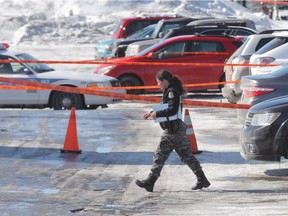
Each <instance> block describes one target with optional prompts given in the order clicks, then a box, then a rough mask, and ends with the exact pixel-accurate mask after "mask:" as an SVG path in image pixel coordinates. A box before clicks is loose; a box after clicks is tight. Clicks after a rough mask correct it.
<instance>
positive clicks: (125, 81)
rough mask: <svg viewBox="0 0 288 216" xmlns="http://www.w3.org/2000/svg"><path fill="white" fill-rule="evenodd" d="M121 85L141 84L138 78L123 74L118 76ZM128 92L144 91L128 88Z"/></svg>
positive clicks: (139, 92) (137, 92)
mask: <svg viewBox="0 0 288 216" xmlns="http://www.w3.org/2000/svg"><path fill="white" fill-rule="evenodd" d="M119 82H120V83H121V86H142V84H141V82H140V80H139V79H138V78H136V77H134V76H123V77H120V78H119ZM127 93H128V94H141V93H144V90H143V89H128V90H127Z"/></svg>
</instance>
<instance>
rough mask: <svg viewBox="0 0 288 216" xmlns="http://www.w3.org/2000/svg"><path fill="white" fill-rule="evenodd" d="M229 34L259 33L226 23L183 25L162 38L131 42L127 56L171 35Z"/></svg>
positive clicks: (245, 34)
mask: <svg viewBox="0 0 288 216" xmlns="http://www.w3.org/2000/svg"><path fill="white" fill-rule="evenodd" d="M193 34H197V35H211V36H215V35H229V36H249V35H252V34H257V31H256V30H253V29H250V28H245V27H235V26H226V25H207V26H205V25H204V26H183V27H181V28H176V29H170V30H169V32H168V33H167V34H166V35H165V36H164V37H163V38H162V39H160V38H159V39H154V40H145V41H140V42H134V43H132V44H129V45H128V47H127V50H126V53H125V56H134V55H136V54H137V53H139V52H141V51H142V50H144V49H146V48H148V47H149V46H152V45H153V44H155V43H158V42H159V41H160V40H166V39H168V38H171V37H176V36H180V35H193Z"/></svg>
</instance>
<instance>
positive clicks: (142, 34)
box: [95, 24, 156, 59]
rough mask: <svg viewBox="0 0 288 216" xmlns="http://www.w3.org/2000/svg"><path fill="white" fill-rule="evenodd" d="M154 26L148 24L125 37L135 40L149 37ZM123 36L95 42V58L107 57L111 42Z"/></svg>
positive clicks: (109, 54)
mask: <svg viewBox="0 0 288 216" xmlns="http://www.w3.org/2000/svg"><path fill="white" fill-rule="evenodd" d="M155 27H156V24H152V25H149V26H146V27H145V28H143V29H140V30H138V31H137V32H135V33H134V34H132V35H130V36H128V37H127V40H135V39H139V38H149V37H151V34H152V32H153V31H154V29H155ZM122 40H123V38H118V39H111V40H106V41H101V42H99V43H97V44H96V46H95V59H103V58H109V57H111V56H112V49H113V44H114V42H116V41H122Z"/></svg>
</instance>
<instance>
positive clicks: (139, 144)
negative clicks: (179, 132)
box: [0, 95, 288, 216]
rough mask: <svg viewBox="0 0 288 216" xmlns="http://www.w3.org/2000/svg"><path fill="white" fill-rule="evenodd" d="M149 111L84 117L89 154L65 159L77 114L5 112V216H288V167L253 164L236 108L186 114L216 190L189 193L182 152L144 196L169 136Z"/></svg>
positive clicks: (1, 153)
mask: <svg viewBox="0 0 288 216" xmlns="http://www.w3.org/2000/svg"><path fill="white" fill-rule="evenodd" d="M192 98H196V99H197V100H207V101H220V100H222V99H221V97H219V96H215V97H213V96H212V97H211V96H207V95H202V96H201V95H200V96H199V95H198V96H197V97H196V96H195V97H192ZM151 105H152V104H150V103H140V102H139V103H138V102H130V101H124V102H123V103H120V104H115V105H111V106H109V108H107V109H98V110H87V111H84V110H76V125H77V130H76V132H77V138H78V140H77V142H76V143H77V144H78V146H74V147H75V148H78V149H79V150H82V153H81V154H73V153H61V151H60V150H61V149H63V148H64V143H65V141H66V135H67V132H68V130H67V127H68V122H69V119H70V114H71V112H70V111H54V110H50V109H43V110H38V109H35V110H34V109H24V110H21V109H0V113H1V114H0V115H1V117H0V122H1V125H0V136H1V139H0V164H1V165H0V176H1V178H0V185H1V198H0V201H1V202H0V212H1V215H5V216H6V215H7V216H8V215H9V216H10V215H24V216H26V215H27V216H28V215H29V216H34V215H35V216H36V215H37V216H39V215H287V210H288V207H287V200H286V199H287V192H288V183H287V180H288V169H287V162H285V161H284V162H281V163H270V162H269V163H266V162H257V161H245V160H244V159H243V158H242V157H241V156H240V154H239V144H238V137H239V129H240V128H241V124H240V123H239V122H238V120H237V118H236V112H235V110H233V109H227V108H225V109H223V108H213V107H186V108H185V109H188V110H189V114H190V116H191V121H192V124H193V128H194V132H195V136H196V140H197V146H198V149H199V150H201V151H203V152H202V153H201V154H197V155H196V157H197V158H198V160H199V161H200V163H201V165H202V167H203V170H204V171H205V173H206V175H207V177H208V178H209V181H210V182H211V186H210V187H209V188H208V189H205V190H201V191H191V187H192V186H193V185H194V184H195V182H196V178H195V176H194V175H193V173H192V172H191V171H190V170H189V168H188V167H187V166H186V165H184V164H183V163H182V162H181V161H180V159H179V158H178V156H177V155H176V154H175V153H172V154H171V156H170V158H169V159H168V161H167V162H166V165H165V167H164V169H163V171H162V175H161V177H160V178H159V179H158V181H157V182H156V184H155V188H154V192H153V193H148V192H146V191H144V190H143V189H141V188H138V187H137V186H136V185H135V180H136V179H144V178H146V176H147V175H148V173H149V169H150V165H151V163H152V156H153V152H154V150H155V148H156V145H157V144H158V141H159V137H160V135H161V129H160V127H159V125H158V124H156V123H154V122H153V121H149V120H143V118H142V115H143V114H144V112H146V111H149V110H150V109H151ZM69 135H70V136H71V134H69ZM73 137H74V136H73ZM73 145H74V144H73Z"/></svg>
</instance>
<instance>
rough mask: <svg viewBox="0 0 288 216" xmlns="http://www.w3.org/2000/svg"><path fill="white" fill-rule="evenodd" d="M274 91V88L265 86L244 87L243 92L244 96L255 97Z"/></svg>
mask: <svg viewBox="0 0 288 216" xmlns="http://www.w3.org/2000/svg"><path fill="white" fill-rule="evenodd" d="M273 91H275V88H265V87H244V88H243V94H244V96H245V97H246V98H249V97H257V96H260V95H263V94H268V93H270V92H273Z"/></svg>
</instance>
